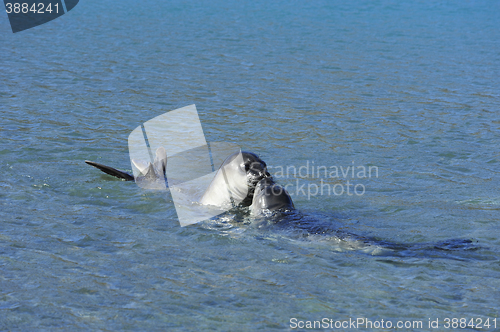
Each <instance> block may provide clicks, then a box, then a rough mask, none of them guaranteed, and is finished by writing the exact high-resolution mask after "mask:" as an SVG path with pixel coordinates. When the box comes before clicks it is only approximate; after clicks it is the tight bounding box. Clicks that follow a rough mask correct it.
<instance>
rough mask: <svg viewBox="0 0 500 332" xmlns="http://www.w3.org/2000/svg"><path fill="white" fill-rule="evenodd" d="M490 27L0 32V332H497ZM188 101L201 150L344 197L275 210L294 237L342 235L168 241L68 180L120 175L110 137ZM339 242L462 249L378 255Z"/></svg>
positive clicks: (116, 7) (142, 210) (126, 204)
mask: <svg viewBox="0 0 500 332" xmlns="http://www.w3.org/2000/svg"><path fill="white" fill-rule="evenodd" d="M499 9H500V8H499V5H498V3H494V2H483V1H470V2H463V3H455V2H451V1H444V2H440V3H438V4H435V3H432V4H429V3H424V2H414V1H405V2H403V3H402V2H390V1H382V2H378V3H372V2H368V1H366V2H364V1H358V2H355V3H349V4H347V3H340V2H326V1H325V2H322V1H312V2H306V3H303V2H282V1H278V2H274V3H273V4H269V3H267V2H259V1H257V2H255V1H253V2H241V3H238V4H234V3H225V2H211V3H210V4H207V3H200V2H180V1H176V2H169V3H161V4H160V3H158V2H153V1H142V2H132V1H128V0H125V1H121V2H120V3H119V4H118V3H117V2H112V1H101V2H95V1H84V2H80V3H79V4H78V6H77V7H75V9H73V10H72V11H71V12H70V13H68V14H67V15H64V16H63V17H61V18H59V19H57V20H54V21H52V22H49V23H47V24H45V25H42V26H39V27H36V28H33V29H30V30H27V31H24V32H20V33H16V34H12V33H11V30H10V27H9V25H8V20H7V16H6V15H5V14H4V15H3V16H2V17H1V18H0V30H1V31H2V32H1V33H0V55H1V59H2V60H1V62H0V82H2V83H1V84H0V108H1V112H2V113H1V114H2V115H1V119H2V122H1V124H0V138H1V142H2V144H1V145H0V156H1V157H0V170H1V172H2V178H1V179H0V187H1V192H0V205H1V210H0V217H1V221H2V222H1V223H0V271H1V273H0V329H2V330H33V329H46V330H53V329H57V328H59V329H62V330H72V331H73V330H88V329H102V330H175V329H177V330H181V329H186V330H209V329H212V330H226V331H230V330H232V331H234V330H241V331H246V330H256V329H260V330H265V331H270V330H289V329H290V328H291V325H290V319H291V318H293V317H295V318H297V319H298V320H320V319H322V318H328V319H333V320H334V321H335V320H349V319H357V318H367V319H370V320H372V321H375V320H381V319H384V320H386V321H387V320H391V321H392V322H394V324H396V322H397V321H422V322H423V324H424V325H423V327H424V328H423V329H424V330H426V329H427V330H428V328H426V327H427V324H428V320H429V319H431V320H435V319H439V323H440V329H443V327H444V319H445V318H468V319H470V318H482V319H483V320H485V319H487V318H490V322H491V324H493V323H492V321H493V319H495V318H496V323H497V329H498V325H500V318H499V302H498V299H499V298H500V291H499V289H500V281H499V280H500V278H499V277H500V264H499V259H498V256H499V253H500V239H499V236H498V222H499V220H500V218H499V209H500V194H499V192H498V183H499V180H500V173H499V168H498V167H499V165H500V156H499V153H498V146H499V143H500V142H499V138H498V133H499V127H500V116H499V113H498V106H499V102H500V95H499V92H498V87H499V86H500V70H499V63H500V30H499V29H498V26H499V23H500V16H498V10H499ZM190 104H196V105H197V108H198V112H199V115H200V119H201V122H202V124H203V130H204V133H205V136H206V138H207V141H209V142H214V141H226V142H231V143H235V144H238V145H239V146H241V147H242V148H243V149H245V150H249V151H253V152H256V153H258V154H259V155H260V156H261V157H262V159H264V160H265V161H266V162H267V163H268V164H269V166H271V167H272V168H271V171H272V172H273V173H274V174H275V177H276V178H277V180H278V181H279V182H280V183H282V184H283V185H286V184H290V186H289V187H288V188H289V190H290V192H291V193H295V194H297V192H296V191H294V190H296V189H297V185H296V184H297V181H299V182H298V184H299V187H300V186H304V187H303V188H311V190H313V189H314V188H315V187H314V186H315V185H316V186H320V185H321V184H325V183H328V184H329V185H330V188H333V187H334V186H335V185H336V184H337V185H341V186H344V188H346V186H347V181H350V183H351V184H361V185H363V186H364V188H365V192H364V194H363V195H359V196H358V195H355V194H354V195H348V194H347V193H344V194H343V195H335V194H330V195H328V194H327V193H326V192H324V193H323V195H320V194H316V195H312V192H311V191H309V197H308V195H307V192H306V194H302V193H301V192H299V193H298V195H295V196H293V199H294V203H295V206H296V207H297V209H298V211H299V213H300V214H301V216H302V218H304V219H303V221H304V222H307V223H312V224H314V223H315V222H316V221H317V222H318V224H321V225H327V226H328V227H331V228H332V233H333V234H334V235H335V234H337V233H336V231H340V232H342V234H354V238H351V239H347V240H346V241H342V240H341V239H340V238H339V237H336V236H334V235H329V234H314V235H313V234H309V233H308V232H302V231H300V230H297V229H295V230H294V229H288V228H284V229H283V228H279V227H278V228H277V227H272V226H271V227H259V226H262V223H259V220H253V219H252V218H251V217H248V216H246V215H244V213H243V215H241V212H234V211H232V212H229V213H228V214H226V215H223V216H221V217H220V218H216V219H215V220H211V221H208V222H205V223H202V224H197V225H193V226H189V227H183V228H181V227H180V226H179V224H178V221H177V217H176V214H175V209H174V205H173V202H172V200H171V197H170V196H169V195H167V196H166V197H165V196H163V195H161V194H159V193H154V192H146V191H142V190H140V189H139V188H138V187H137V186H136V185H134V184H133V183H130V182H124V181H119V180H115V179H113V178H111V177H110V176H107V175H105V174H101V173H100V172H99V171H97V170H96V169H92V168H91V167H89V166H87V165H85V164H84V163H83V160H85V159H89V160H94V161H97V162H100V163H103V164H107V165H112V166H116V167H119V168H123V169H130V162H129V159H128V147H127V137H128V135H129V134H130V132H131V131H132V130H133V129H134V128H135V127H137V126H138V125H139V124H141V123H143V122H145V121H147V120H149V119H151V118H153V117H155V116H157V115H161V114H163V113H164V112H167V111H169V110H173V109H175V108H179V107H183V106H186V105H190ZM313 163H314V165H315V166H326V167H331V166H337V167H339V168H340V166H342V167H344V169H345V168H346V167H349V166H356V167H358V166H361V167H369V166H377V167H378V177H377V176H374V175H373V176H372V177H371V178H369V177H366V178H359V177H357V176H354V177H353V176H351V175H352V174H351V175H349V174H347V176H346V177H343V176H342V175H340V176H339V177H330V176H327V177H325V176H324V174H323V175H321V174H320V176H317V172H315V175H314V174H313V171H312V164H313ZM307 165H309V168H308V172H305V173H307V174H305V173H301V174H296V175H294V174H293V173H292V174H288V177H286V176H285V175H286V174H280V173H279V171H280V167H282V168H286V167H295V169H296V170H299V168H300V167H306V166H307ZM284 173H286V172H284ZM289 173H291V172H289ZM320 173H321V172H320ZM306 175H308V176H306ZM322 181H323V182H322ZM336 188H338V189H339V188H340V186H338V187H336ZM350 188H351V190H352V189H353V187H352V186H351V187H350ZM358 188H361V187H358ZM260 222H263V223H265V221H262V220H260ZM356 236H359V237H370V238H376V239H379V240H381V241H387V242H391V243H407V244H419V243H431V244H432V243H438V242H440V241H445V240H448V239H472V240H473V241H474V246H475V249H476V250H453V251H443V250H427V251H426V250H424V251H419V252H418V254H415V252H402V253H397V254H396V253H391V252H390V251H389V252H388V251H387V250H379V249H380V248H378V247H377V246H376V245H375V246H369V248H368V250H366V249H367V246H366V245H364V244H363V243H362V241H361V242H360V241H357V240H356V238H355V237H356ZM366 330H369V329H366ZM381 330H383V329H381ZM410 330H411V329H410ZM413 330H419V329H417V328H415V329H413ZM436 330H437V329H436ZM464 330H472V329H471V328H465V329H464ZM487 330H488V329H487ZM489 330H494V327H493V326H491V327H490V329H489Z"/></svg>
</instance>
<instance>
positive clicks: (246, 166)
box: [245, 164, 250, 172]
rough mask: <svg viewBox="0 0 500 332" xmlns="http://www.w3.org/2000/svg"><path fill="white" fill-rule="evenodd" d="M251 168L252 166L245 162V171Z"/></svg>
mask: <svg viewBox="0 0 500 332" xmlns="http://www.w3.org/2000/svg"><path fill="white" fill-rule="evenodd" d="M249 169H250V166H248V164H245V172H248V170H249Z"/></svg>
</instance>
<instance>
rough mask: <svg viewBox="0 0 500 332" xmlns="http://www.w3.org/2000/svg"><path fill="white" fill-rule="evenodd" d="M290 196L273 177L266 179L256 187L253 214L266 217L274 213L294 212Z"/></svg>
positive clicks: (251, 209) (252, 207)
mask: <svg viewBox="0 0 500 332" xmlns="http://www.w3.org/2000/svg"><path fill="white" fill-rule="evenodd" d="M294 209H295V206H294V205H293V201H292V198H291V197H290V194H288V192H287V191H286V189H285V188H283V187H282V186H281V185H279V184H277V183H276V182H275V181H274V179H273V178H272V177H266V178H264V179H262V180H260V181H259V183H257V185H256V186H255V190H254V194H253V199H252V205H251V206H250V211H251V214H252V215H254V216H259V215H265V214H268V213H272V212H274V211H281V212H285V211H291V210H294Z"/></svg>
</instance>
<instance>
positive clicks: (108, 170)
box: [85, 160, 134, 181]
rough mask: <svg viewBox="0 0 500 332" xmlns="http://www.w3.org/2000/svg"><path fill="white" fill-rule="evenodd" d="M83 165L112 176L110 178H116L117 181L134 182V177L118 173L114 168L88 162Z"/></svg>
mask: <svg viewBox="0 0 500 332" xmlns="http://www.w3.org/2000/svg"><path fill="white" fill-rule="evenodd" d="M85 163H86V164H87V165H90V166H94V167H95V168H98V169H100V170H101V171H103V172H104V173H106V174H109V175H112V176H114V177H117V178H119V179H124V180H126V181H134V176H132V175H130V174H129V173H127V172H124V171H120V170H118V169H116V168H113V167H109V166H106V165H102V164H98V163H95V162H93V161H89V160H85Z"/></svg>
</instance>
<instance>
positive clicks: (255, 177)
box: [85, 148, 271, 206]
mask: <svg viewBox="0 0 500 332" xmlns="http://www.w3.org/2000/svg"><path fill="white" fill-rule="evenodd" d="M85 163H87V164H88V165H91V166H93V167H96V168H98V169H99V170H101V171H102V172H104V173H106V174H109V175H111V176H114V177H117V178H119V179H124V180H126V181H134V180H135V182H136V183H137V184H138V185H139V186H140V187H142V188H145V189H162V187H161V186H163V188H166V187H167V186H168V179H167V178H166V174H165V173H166V169H167V155H166V153H165V149H163V148H158V150H157V151H156V158H155V160H154V162H153V163H144V162H140V161H136V160H133V161H132V163H133V165H134V167H136V168H137V169H138V170H139V171H140V175H139V176H138V177H137V178H134V176H133V175H131V174H129V173H127V172H125V171H121V170H118V169H116V168H113V167H110V166H106V165H102V164H99V163H96V162H93V161H88V160H86V161H85ZM265 178H271V174H269V172H268V171H267V165H266V163H265V162H264V161H263V160H262V159H260V158H259V157H258V156H257V155H256V154H255V153H252V152H247V151H241V152H235V153H233V154H231V155H230V156H229V157H227V158H226V159H225V161H224V162H223V163H222V165H221V166H220V167H219V169H218V171H217V173H216V174H215V177H214V178H213V180H212V182H211V183H210V185H209V187H208V188H207V189H206V191H205V192H204V194H203V195H202V197H201V199H200V203H201V204H204V205H215V206H226V205H228V204H231V205H233V206H234V205H240V206H250V205H251V204H252V202H253V196H254V191H255V187H256V186H257V184H258V183H259V181H261V180H262V179H265ZM172 182H173V181H172ZM173 184H174V183H172V185H173Z"/></svg>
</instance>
